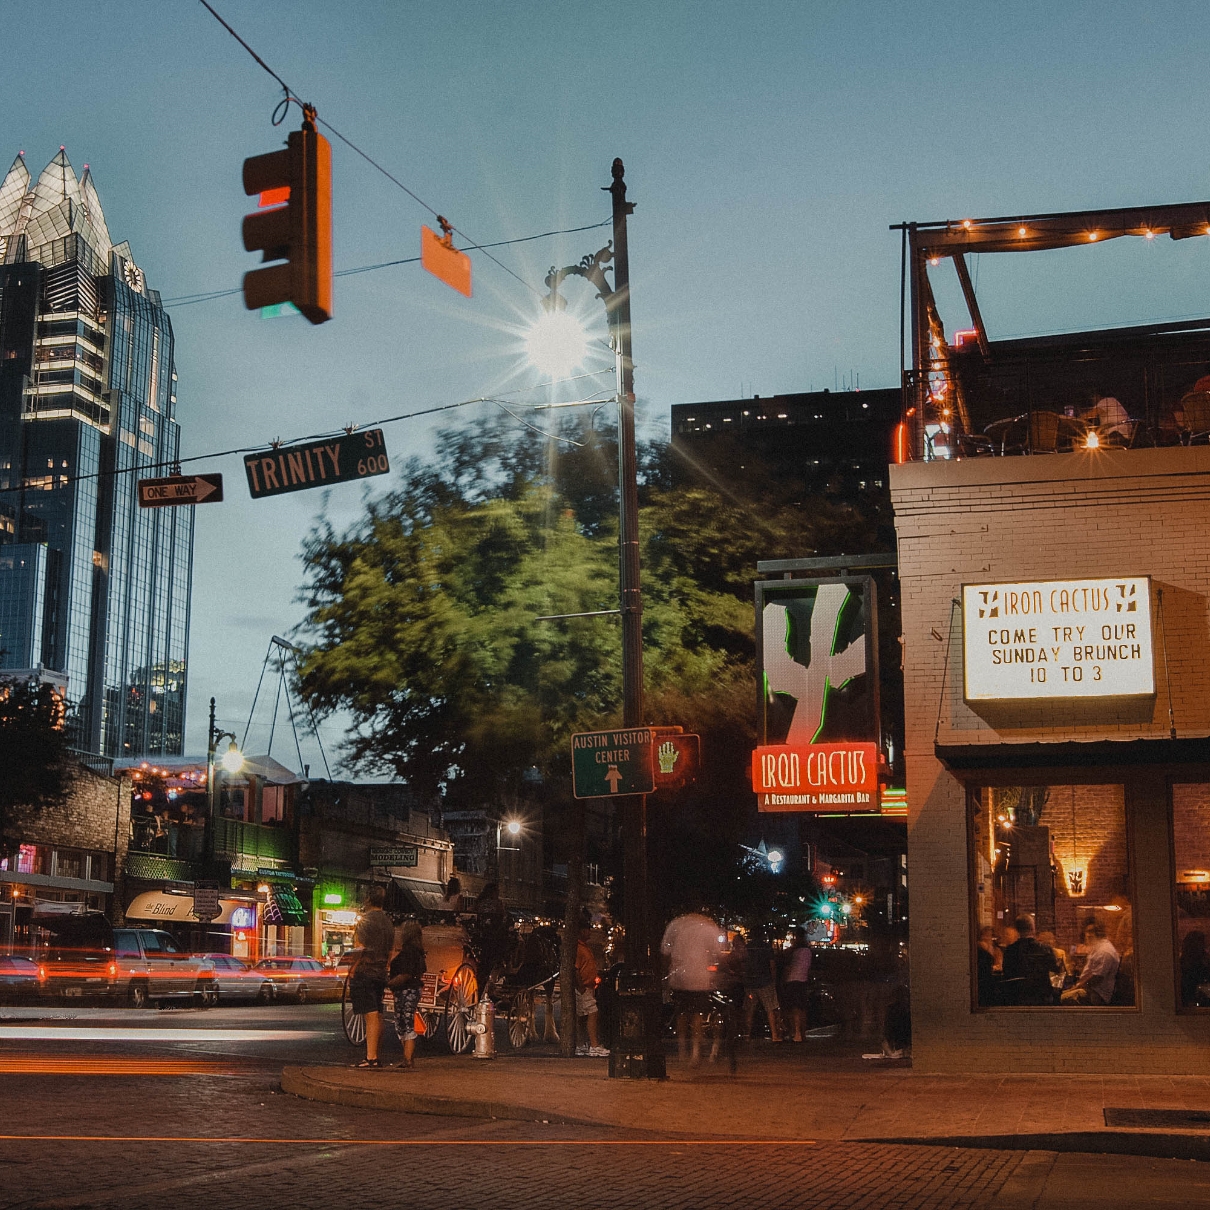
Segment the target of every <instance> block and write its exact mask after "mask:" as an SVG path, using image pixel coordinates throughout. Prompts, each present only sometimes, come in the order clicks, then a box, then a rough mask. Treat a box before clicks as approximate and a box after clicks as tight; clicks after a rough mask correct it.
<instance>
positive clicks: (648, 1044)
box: [546, 159, 664, 1077]
mask: <svg viewBox="0 0 1210 1210" xmlns="http://www.w3.org/2000/svg"><path fill="white" fill-rule="evenodd" d="M611 175H612V178H613V180H612V182H611V183H610V184H609V185H606V186H603V188H604V189H605V191H606V192H607V193H609V194H610V196H611V197H612V199H613V240H612V241H611V244H607V245H606V246H605V247H604V248H602V249H601V250H600V251H598V252H597V253H595V254H594V255H590V256H585V257H584V258H583V259H582V260H581V261H580V263H579V264H578V265H568V266H567V267H565V268H563V269H555V268H554V267H553V266H552V268H551V270H550V273H548V274H547V276H546V285H547V287H548V288H549V289H550V297H549V298H548V299H547V300H546V305H547V307H548V309H549V310H550V311H551V312H552V313H557V311H558V308H559V294H558V291H559V285H560V283H561V282H562V281H563V280H564V278H566V277H569V276H573V275H574V276H577V277H583V278H585V279H587V280H588V281H590V282H591V283H592V284H593V285H594V286H596V288H597V296H598V297H599V298H600V299H601V301H602V302H603V303H604V304H605V312H606V315H607V317H608V319H609V327H610V346H611V347H612V349H613V355H614V367H615V373H616V377H617V403H618V514H619V515H618V522H619V524H618V530H619V534H618V540H619V552H618V562H619V567H618V582H619V597H620V605H621V615H622V617H621V620H622V725H623V726H624V727H641V726H642V725H643V595H642V584H641V578H640V566H639V487H638V456H637V453H636V449H635V426H634V403H635V398H634V359H633V356H632V352H631V328H630V253H629V247H628V244H627V239H626V219H627V218H628V217H629V216H630V215H631V214H633V213H634V203H633V202H628V201H627V200H626V179H625V168H624V166H623V164H622V161H621V160H620V159H615V160H614V162H613V166H612V169H611ZM610 260H612V261H613V270H614V272H613V286H612V287H610V285H609V283H608V281H606V279H605V274H604V266H605V265H606V264H608V263H609V261H610ZM619 805H620V809H621V813H622V844H623V858H622V873H623V885H624V907H623V924H624V926H625V929H626V959H627V965H628V966H629V967H630V976H631V977H632V978H631V983H632V986H633V988H634V990H635V992H636V993H639V992H643V991H645V992H646V995H647V998H648V999H652V998H653V997H654V996H655V995H656V994H658V984H657V983H656V982H655V972H654V970H653V969H652V955H651V930H650V927H649V924H648V902H647V799H646V796H645V795H641V794H635V795H627V796H626V797H625V798H623V799H622V801H621V803H620V804H619ZM653 989H654V990H653ZM644 1015H645V1018H646V1017H652V1018H654V1017H655V1015H656V1014H654V1013H645V1014H644ZM645 1033H646V1035H647V1036H646V1038H645V1057H644V1060H643V1061H642V1062H640V1063H638V1064H633V1065H631V1064H622V1065H619V1069H618V1070H615V1064H614V1062H613V1061H612V1060H611V1062H610V1074H611V1075H615V1074H619V1075H626V1076H636V1075H637V1076H648V1077H662V1076H663V1074H664V1061H663V1053H662V1048H661V1044H660V1039H659V1036H658V1022H655V1021H648V1022H647V1025H646V1029H645Z"/></svg>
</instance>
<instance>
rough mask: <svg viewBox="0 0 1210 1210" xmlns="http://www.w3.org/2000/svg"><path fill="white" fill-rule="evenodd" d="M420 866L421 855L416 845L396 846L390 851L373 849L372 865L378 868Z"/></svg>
mask: <svg viewBox="0 0 1210 1210" xmlns="http://www.w3.org/2000/svg"><path fill="white" fill-rule="evenodd" d="M419 864H420V853H419V851H418V849H417V847H416V846H415V845H414V844H403V845H396V846H395V847H393V848H389V849H371V850H370V865H372V866H373V865H377V866H394V865H401V866H417V865H419Z"/></svg>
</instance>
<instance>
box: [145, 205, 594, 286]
mask: <svg viewBox="0 0 1210 1210" xmlns="http://www.w3.org/2000/svg"><path fill="white" fill-rule="evenodd" d="M612 222H613V219H612V218H607V219H602V220H601V222H599V223H589V224H588V225H587V226H584V227H563V228H561V229H560V230H558V231H540V232H539V233H538V234H537V235H521V236H518V237H517V238H516V239H502V240H496V241H495V242H494V243H490V244H483V245H482V247H483V248H507V247H509V246H510V245H512V244H528V243H530V242H532V241H533V240H536V239H549V238H550V237H552V236H555V235H577V234H578V233H579V232H581V231H595V230H596V229H597V228H598V227H608V226H609V225H610V224H611V223H612ZM467 248H471V249H478V248H480V245H476V244H468V245H467V247H466V248H458V249H457V251H458V252H466V251H467ZM419 262H420V257H418V256H406V257H404V258H403V259H402V260H384V261H379V262H378V263H377V264H373V265H357V266H356V267H355V268H352V269H337V270H336V272H335V273H333V274H332V276H333V277H352V276H354V274H357V273H370V272H372V271H373V270H375V269H391V268H393V267H394V266H396V265H415V264H418V263H419ZM242 290H243V287H242V286H235V287H233V288H229V289H226V290H201V291H198V292H196V293H194V294H181V295H178V296H177V297H176V298H165V299H163V300H162V302H163V304H164V306H166V307H170V306H171V307H189V306H192V305H193V304H194V303H199V302H211V301H212V300H214V299H216V298H229V297H230V296H231V295H233V294H239V293H241V292H242Z"/></svg>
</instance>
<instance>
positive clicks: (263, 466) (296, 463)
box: [244, 429, 391, 500]
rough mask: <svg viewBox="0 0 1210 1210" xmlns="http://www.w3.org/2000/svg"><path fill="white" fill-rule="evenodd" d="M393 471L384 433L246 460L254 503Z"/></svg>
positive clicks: (353, 435) (280, 450) (289, 448)
mask: <svg viewBox="0 0 1210 1210" xmlns="http://www.w3.org/2000/svg"><path fill="white" fill-rule="evenodd" d="M390 469H391V466H390V463H389V462H388V460H387V447H386V442H385V441H384V440H383V437H382V429H365V430H364V431H362V432H357V433H347V434H343V435H342V436H339V437H328V438H325V439H324V440H323V441H305V442H303V443H302V444H301V445H283V446H279V447H278V448H277V449H270V450H264V451H263V452H261V453H259V454H246V455H245V456H244V471H245V473H246V474H247V476H248V492H249V494H250V495H251V496H252V499H253V500H259V499H260V498H261V497H262V496H280V495H283V494H284V493H285V492H300V491H303V490H304V489H305V488H308V487H331V486H332V485H333V484H335V483H348V482H350V481H355V480H358V479H368V478H370V476H371V475H385V474H386V473H387V472H388V471H389V470H390Z"/></svg>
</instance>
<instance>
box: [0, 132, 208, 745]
mask: <svg viewBox="0 0 1210 1210" xmlns="http://www.w3.org/2000/svg"><path fill="white" fill-rule="evenodd" d="M23 155H24V153H22V154H21V155H18V157H17V159H16V160H15V161H14V162H13V165H12V167H11V168H10V169H9V171H8V173H7V175H6V176H5V177H4V180H3V183H2V184H0V675H4V674H5V673H6V672H7V673H8V674H10V675H11V674H12V673H13V672H22V671H24V672H28V673H29V675H31V676H37V677H39V678H41V679H43V680H50V681H53V682H57V683H58V684H60V685H61V686H63V688H64V689H65V693H66V700H67V705H68V726H69V728H70V730H71V736H72V742H73V744H74V745H75V746H76V747H78V748H80V749H82V750H84V751H88V752H93V753H97V754H100V755H105V756H112V757H129V756H138V755H143V754H147V755H160V754H163V755H170V754H178V753H180V751H181V747H182V741H183V736H184V729H185V689H186V672H187V656H188V647H189V596H190V583H191V579H192V562H193V509H192V508H188V507H185V508H157V509H140V508H139V507H138V495H137V480H138V479H139V478H143V477H152V476H158V475H166V474H168V473H169V471H170V468H171V466H172V464H173V463H174V462H175V461H176V459H177V458H178V457H179V449H180V429H179V426H178V424H177V419H176V381H177V375H176V368H175V364H174V359H173V333H172V324H171V322H170V320H169V318H168V315H167V313H166V312H165V311H164V308H163V306H162V305H161V302H160V296H159V294H158V293H157V292H156V291H155V290H152V289H151V288H150V287H149V286H148V284H147V281H146V279H145V277H144V275H143V271H142V270H141V269H140V268H139V267H138V266H137V265H136V263H135V261H134V258H133V256H132V254H131V250H130V245H129V244H128V243H120V244H114V243H113V242H112V241H111V239H110V236H109V230H108V228H107V226H106V223H105V215H104V213H103V212H102V210H101V203H100V200H99V198H98V196H97V192H96V188H95V186H94V184H93V179H92V175H91V173H90V172H89V170H88V167H87V165H86V166H85V168H84V172H83V175H82V176H81V177H79V178H77V176H76V174H75V171H74V170H73V168H72V166H71V164H70V162H69V161H68V158H67V154H66V152H65V151H64V150H63V149H62V148H60V150H59V154H58V155H57V156H55V158H54V159H53V160H52V161H51V162H50V163H49V164H48V165H47V167H46V168H45V170H44V171H43V172H42V174H41V175H40V176H39V177H38V178H37V180H34V179H33V177H32V176H31V175H30V173H29V171H28V170H27V168H26V166H25V161H24V158H23Z"/></svg>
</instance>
